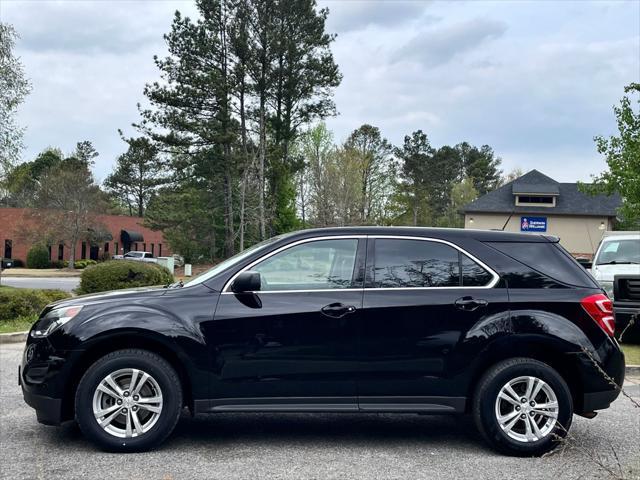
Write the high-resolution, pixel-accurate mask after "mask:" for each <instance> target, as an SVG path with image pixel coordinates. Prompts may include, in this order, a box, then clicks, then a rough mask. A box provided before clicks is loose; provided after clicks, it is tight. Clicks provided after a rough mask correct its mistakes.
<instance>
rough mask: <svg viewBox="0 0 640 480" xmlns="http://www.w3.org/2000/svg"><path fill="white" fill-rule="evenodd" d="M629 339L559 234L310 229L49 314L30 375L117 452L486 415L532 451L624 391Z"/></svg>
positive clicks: (494, 441)
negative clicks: (353, 416)
mask: <svg viewBox="0 0 640 480" xmlns="http://www.w3.org/2000/svg"><path fill="white" fill-rule="evenodd" d="M613 332H614V318H613V313H612V304H611V301H610V300H609V298H608V297H607V296H606V295H604V293H603V291H602V290H601V288H600V287H599V286H598V284H597V283H596V282H595V281H594V279H593V278H592V277H591V275H590V274H589V273H588V272H587V271H585V270H584V269H583V268H582V267H581V266H580V265H579V264H578V263H577V262H576V261H575V260H574V259H573V258H572V257H571V256H570V255H569V254H568V253H567V252H566V251H565V250H564V249H563V248H562V247H561V246H560V245H559V243H558V239H557V238H554V237H551V236H545V235H536V234H516V233H506V232H496V231H473V230H457V229H429V228H395V227H352V228H331V229H318V230H304V231H299V232H295V233H291V234H287V235H282V236H278V237H274V238H271V239H269V240H267V241H265V242H262V243H260V244H258V245H255V246H253V247H252V248H249V249H247V250H245V251H243V252H242V253H240V254H238V255H236V256H234V257H231V258H229V259H228V260H226V261H224V262H222V263H220V264H218V265H216V266H215V267H213V268H212V269H210V270H208V271H207V272H205V273H203V274H201V275H200V276H198V277H195V278H193V279H192V280H190V281H188V282H186V283H184V285H183V284H182V283H177V284H173V285H168V286H166V287H164V288H162V287H154V288H147V289H136V290H121V291H114V292H107V293H102V294H97V295H89V296H81V297H75V298H71V299H67V300H62V301H59V302H56V303H53V304H51V305H49V306H47V307H46V308H45V309H44V310H43V311H42V313H41V314H40V317H39V320H38V321H37V322H36V323H35V324H34V326H33V327H32V329H31V331H30V333H29V337H28V340H27V344H26V347H25V351H24V357H23V360H22V365H21V368H20V371H19V381H20V384H21V386H22V391H23V394H24V399H25V400H26V402H27V403H28V404H29V405H31V406H32V407H33V408H35V410H36V414H37V418H38V421H39V422H41V423H44V424H46V425H59V424H60V423H61V422H63V421H67V420H73V419H75V421H76V422H77V423H78V425H79V426H80V429H81V430H82V432H83V433H84V434H85V436H86V437H87V438H88V439H90V440H91V441H93V442H94V443H95V444H97V445H98V446H99V447H100V448H103V449H106V450H111V451H122V452H129V451H138V450H143V449H149V448H151V447H154V446H156V445H158V444H159V443H160V442H161V441H163V440H164V439H166V438H167V437H168V436H169V435H170V433H171V432H172V430H173V429H174V427H175V425H176V423H177V422H178V419H179V417H180V414H181V412H182V410H183V408H184V407H187V408H188V409H189V410H190V411H191V413H192V414H198V413H218V414H219V413H223V412H347V413H354V412H362V413H371V412H377V413H417V414H449V413H457V414H465V413H469V414H471V415H473V417H474V419H475V423H476V425H477V427H478V429H479V431H480V432H481V434H482V436H483V437H484V438H485V439H486V440H487V441H488V443H489V444H490V445H492V446H493V447H494V448H495V449H497V450H499V451H501V452H504V453H506V454H511V455H524V456H528V455H540V454H542V453H544V452H546V451H548V450H550V449H552V448H553V447H554V445H555V443H556V442H557V441H558V439H559V438H561V437H562V436H564V435H565V434H566V432H567V431H568V430H569V427H570V424H571V420H572V416H573V414H574V413H575V414H578V415H582V416H585V417H587V418H593V417H594V416H595V415H596V412H595V411H596V410H601V409H604V408H607V407H608V406H609V405H610V404H611V402H612V401H613V400H615V398H616V397H617V396H618V392H619V389H618V388H617V386H619V385H622V382H623V378H624V356H623V354H622V352H621V350H620V348H619V346H618V344H617V342H616V340H615V339H614V337H613ZM607 377H609V378H607ZM610 379H613V381H614V382H615V384H617V385H615V384H612V383H611V382H610Z"/></svg>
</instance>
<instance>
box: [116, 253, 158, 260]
mask: <svg viewBox="0 0 640 480" xmlns="http://www.w3.org/2000/svg"><path fill="white" fill-rule="evenodd" d="M113 259H114V260H135V261H136V262H148V263H158V259H157V258H155V257H154V256H153V255H152V254H151V252H138V251H131V252H127V253H125V254H124V255H114V256H113Z"/></svg>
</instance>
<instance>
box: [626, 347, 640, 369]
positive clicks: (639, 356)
mask: <svg viewBox="0 0 640 480" xmlns="http://www.w3.org/2000/svg"><path fill="white" fill-rule="evenodd" d="M622 350H623V351H624V358H625V361H626V364H627V365H640V345H631V344H628V343H623V344H622Z"/></svg>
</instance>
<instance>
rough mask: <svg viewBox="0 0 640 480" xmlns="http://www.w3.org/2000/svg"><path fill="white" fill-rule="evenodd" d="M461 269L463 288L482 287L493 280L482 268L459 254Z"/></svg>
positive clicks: (462, 254)
mask: <svg viewBox="0 0 640 480" xmlns="http://www.w3.org/2000/svg"><path fill="white" fill-rule="evenodd" d="M460 258H461V262H460V263H461V268H462V285H463V286H465V287H484V286H485V285H488V284H489V283H490V282H491V280H493V275H491V273H489V272H487V271H486V270H485V269H484V268H483V267H481V266H480V265H478V264H477V263H476V262H474V261H473V260H471V259H470V258H469V257H467V256H466V255H465V254H464V253H461V254H460Z"/></svg>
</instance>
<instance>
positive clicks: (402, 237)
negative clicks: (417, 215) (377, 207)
mask: <svg viewBox="0 0 640 480" xmlns="http://www.w3.org/2000/svg"><path fill="white" fill-rule="evenodd" d="M368 238H371V239H377V238H383V239H395V240H421V241H425V242H436V243H444V244H445V245H449V246H450V247H453V248H455V249H456V250H458V251H459V252H461V253H463V254H465V255H466V256H467V257H469V258H470V259H471V260H473V261H474V262H476V263H477V264H478V265H480V266H481V267H482V268H484V269H485V270H486V271H487V272H489V273H490V274H491V275H492V276H493V279H492V280H491V281H490V282H489V283H488V284H486V285H481V286H468V287H465V286H463V285H462V286H455V287H453V286H451V287H366V288H365V287H361V288H318V289H298V290H265V291H259V293H260V294H263V293H266V294H268V293H312V292H318V293H322V292H359V291H363V290H367V291H371V290H376V291H378V290H379V291H384V290H455V289H458V290H460V289H464V290H468V289H471V290H479V289H485V288H493V287H495V286H496V284H497V283H498V282H499V281H500V275H498V273H497V272H496V271H495V270H493V269H492V268H491V267H489V266H488V265H487V264H486V263H484V262H483V261H481V260H479V259H478V258H477V257H475V256H474V255H472V254H470V253H469V252H467V251H466V250H465V249H463V248H461V247H459V246H458V245H456V244H455V243H452V242H449V241H448V240H442V239H440V238H431V237H416V236H408V235H384V234H377V235H329V236H323V237H311V238H303V239H301V240H297V241H295V242H293V243H289V244H287V245H283V246H282V247H280V248H277V249H275V250H274V251H273V252H269V253H268V254H266V255H264V256H262V257H260V258H258V259H257V260H254V261H253V262H251V263H250V264H249V265H247V266H246V267H244V268H242V269H241V270H240V271H238V272H237V273H236V274H235V275H233V277H231V278H230V279H229V280H227V282H226V283H225V284H224V287H223V288H222V294H223V295H225V294H226V295H229V294H231V295H234V293H233V292H232V291H231V290H230V289H231V284H232V283H233V281H234V280H235V279H236V277H237V276H238V275H240V274H241V273H242V272H245V271H247V270H250V269H251V268H253V267H254V266H256V265H257V264H258V263H260V262H262V261H263V260H266V259H267V258H269V257H271V256H273V255H275V254H277V253H280V252H282V251H284V250H287V249H289V248H291V247H295V246H296V245H300V244H302V243H308V242H314V241H318V240H338V239H368Z"/></svg>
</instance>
